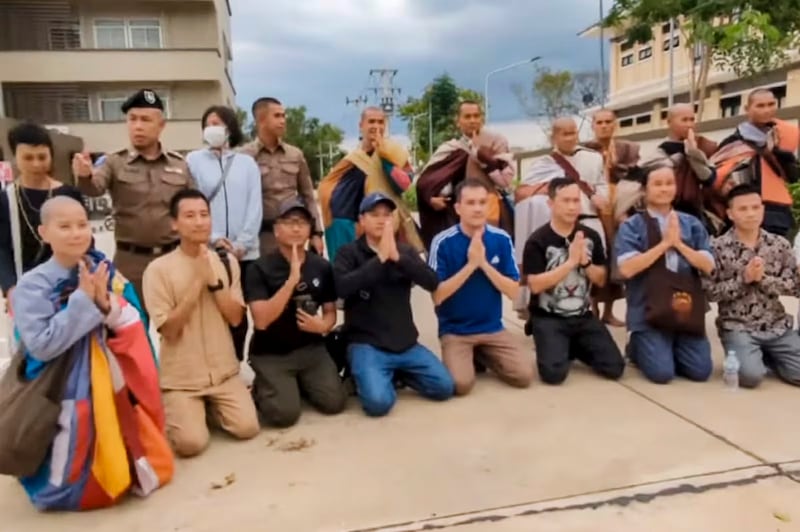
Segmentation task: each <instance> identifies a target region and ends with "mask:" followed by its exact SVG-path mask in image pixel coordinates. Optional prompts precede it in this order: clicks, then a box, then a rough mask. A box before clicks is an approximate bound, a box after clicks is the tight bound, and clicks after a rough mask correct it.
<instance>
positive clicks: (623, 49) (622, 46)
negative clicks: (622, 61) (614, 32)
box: [619, 41, 633, 52]
mask: <svg viewBox="0 0 800 532" xmlns="http://www.w3.org/2000/svg"><path fill="white" fill-rule="evenodd" d="M631 48H633V41H625V42H624V43H622V44H620V45H619V51H620V52H627V51H628V50H630V49H631Z"/></svg>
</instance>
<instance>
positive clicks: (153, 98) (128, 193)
mask: <svg viewBox="0 0 800 532" xmlns="http://www.w3.org/2000/svg"><path fill="white" fill-rule="evenodd" d="M122 112H123V113H125V120H126V122H127V125H128V137H129V138H130V142H131V146H130V147H129V148H123V149H121V150H119V151H116V152H114V153H110V154H108V156H107V157H106V158H105V159H104V160H103V161H102V162H101V163H100V164H98V165H97V166H95V167H92V162H91V159H90V158H89V154H88V153H86V152H84V153H78V154H76V155H75V157H73V159H72V173H73V174H74V176H75V181H76V182H77V185H78V189H80V191H81V192H82V193H83V194H85V195H87V196H92V197H97V196H102V195H103V194H105V193H106V192H108V193H109V195H110V196H111V203H112V205H113V209H114V211H113V212H114V225H115V232H114V233H115V234H114V238H115V240H116V254H115V255H114V264H116V266H117V268H119V270H120V271H121V272H122V274H123V275H124V276H125V277H127V278H128V280H129V281H130V282H131V284H133V286H134V288H135V289H136V294H137V296H138V297H139V299H140V301H141V298H142V275H143V274H144V269H145V268H146V267H147V265H148V264H150V262H151V261H152V260H153V259H155V258H157V257H160V256H161V255H164V254H166V253H169V252H170V251H172V250H173V249H175V248H176V247H177V246H178V236H177V233H175V231H174V229H173V228H172V224H171V220H170V216H169V202H170V200H171V199H172V196H174V195H175V194H176V193H177V192H178V191H180V190H184V189H187V188H195V182H194V178H192V175H191V174H190V173H189V167H188V166H187V165H186V161H184V159H183V157H182V156H181V155H180V154H179V153H177V152H173V151H168V150H166V149H164V147H163V146H162V145H161V142H160V140H159V139H160V137H161V133H162V132H163V131H164V126H165V125H166V121H165V120H164V103H163V102H162V101H161V98H159V97H158V94H156V92H155V91H153V90H150V89H142V90H140V91H139V92H137V93H136V94H134V95H133V96H131V97H130V98H128V99H127V100H126V101H125V103H123V104H122Z"/></svg>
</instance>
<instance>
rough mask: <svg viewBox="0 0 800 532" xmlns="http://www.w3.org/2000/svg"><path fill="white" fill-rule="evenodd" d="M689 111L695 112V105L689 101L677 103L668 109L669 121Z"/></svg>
mask: <svg viewBox="0 0 800 532" xmlns="http://www.w3.org/2000/svg"><path fill="white" fill-rule="evenodd" d="M687 113H691V114H694V106H693V105H691V104H688V103H676V104H675V105H673V106H672V107H670V108H669V109H667V121H669V120H671V119H673V118H675V117H677V116H680V115H683V114H687Z"/></svg>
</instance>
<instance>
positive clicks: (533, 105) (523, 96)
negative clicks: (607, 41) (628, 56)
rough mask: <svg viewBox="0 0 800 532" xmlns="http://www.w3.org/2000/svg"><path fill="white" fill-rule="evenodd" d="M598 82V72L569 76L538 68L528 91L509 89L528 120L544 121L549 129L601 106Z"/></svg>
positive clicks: (513, 87) (514, 87) (515, 88)
mask: <svg viewBox="0 0 800 532" xmlns="http://www.w3.org/2000/svg"><path fill="white" fill-rule="evenodd" d="M601 80H602V76H601V75H600V72H578V73H572V72H570V71H568V70H556V71H553V70H551V69H549V68H547V67H540V68H537V70H536V75H535V76H534V78H533V83H532V84H531V87H530V88H528V89H526V88H525V87H523V86H522V85H514V86H512V89H513V90H514V93H515V94H516V96H517V99H518V100H519V103H520V105H521V106H522V108H523V110H524V111H525V113H526V114H527V115H528V116H530V117H531V118H541V117H544V118H546V119H547V122H548V124H549V125H551V124H552V123H553V122H554V121H555V120H556V119H557V118H560V117H564V116H571V115H576V114H578V113H580V111H581V110H582V109H585V108H586V107H589V106H591V105H595V104H598V103H600V98H601V96H600V94H601V90H600V84H601Z"/></svg>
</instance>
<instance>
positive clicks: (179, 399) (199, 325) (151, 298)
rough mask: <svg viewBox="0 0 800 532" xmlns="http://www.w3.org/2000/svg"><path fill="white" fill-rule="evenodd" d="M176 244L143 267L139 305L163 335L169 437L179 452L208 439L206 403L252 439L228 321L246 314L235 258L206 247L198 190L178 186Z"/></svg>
mask: <svg viewBox="0 0 800 532" xmlns="http://www.w3.org/2000/svg"><path fill="white" fill-rule="evenodd" d="M169 212H170V216H171V217H172V226H173V228H174V229H175V230H176V231H177V232H178V236H179V237H180V244H179V245H178V248H177V249H175V250H174V251H172V252H170V253H167V254H166V255H163V256H161V257H159V258H157V259H155V260H154V261H153V262H151V263H150V264H149V265H148V266H147V269H146V270H145V272H144V279H143V291H144V304H145V306H146V307H147V311H148V312H149V313H150V317H151V318H152V321H153V324H154V325H155V327H156V329H157V330H158V332H159V334H160V335H161V357H160V361H161V368H160V372H161V389H162V391H163V398H164V408H165V410H166V416H167V436H168V437H169V440H170V443H171V444H172V447H173V448H174V449H175V452H176V453H177V454H178V455H180V456H184V457H187V456H194V455H197V454H200V453H201V452H203V450H205V448H206V446H207V445H208V442H209V432H208V425H207V422H206V419H207V417H206V408H208V409H209V410H210V412H209V413H210V414H211V416H210V417H211V419H212V420H213V421H214V422H216V423H218V424H219V426H220V427H221V428H222V429H223V430H224V431H226V432H227V433H229V434H230V435H231V436H233V437H235V438H239V439H250V438H254V437H255V436H256V435H257V434H258V432H259V430H260V427H259V426H258V416H257V415H256V409H255V406H253V401H252V400H251V399H250V394H249V393H248V392H247V386H245V383H244V381H243V380H242V379H241V378H239V361H238V360H237V359H236V351H235V348H234V346H233V338H232V337H231V330H230V327H231V326H234V327H235V326H236V325H238V324H239V323H240V322H241V320H243V319H244V312H245V305H244V299H243V297H242V289H241V283H240V281H239V275H240V272H239V263H238V262H237V261H236V259H235V257H234V256H233V255H231V254H227V255H222V256H221V255H219V254H217V253H215V252H214V251H212V250H210V249H209V248H208V242H209V237H210V236H211V214H210V208H209V204H208V200H207V199H206V197H205V196H204V195H203V193H202V192H200V191H199V190H191V189H186V190H181V191H180V192H177V193H176V194H175V195H174V196H173V197H172V200H171V201H170V206H169Z"/></svg>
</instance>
